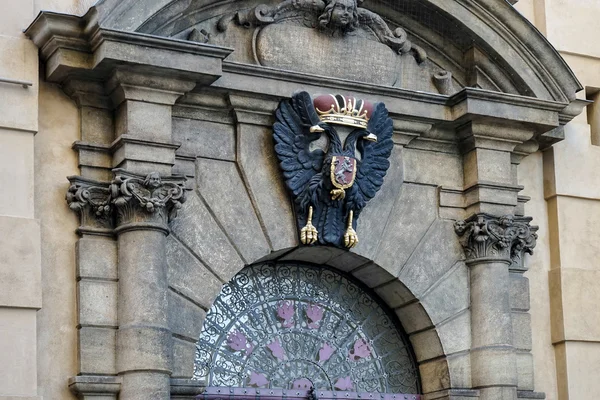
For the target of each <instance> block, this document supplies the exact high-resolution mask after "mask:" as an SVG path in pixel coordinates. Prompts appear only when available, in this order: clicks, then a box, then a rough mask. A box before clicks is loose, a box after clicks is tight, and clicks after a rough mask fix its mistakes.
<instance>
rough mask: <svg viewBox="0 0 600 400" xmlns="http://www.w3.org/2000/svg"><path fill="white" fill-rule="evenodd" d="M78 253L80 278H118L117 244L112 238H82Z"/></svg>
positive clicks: (77, 248)
mask: <svg viewBox="0 0 600 400" xmlns="http://www.w3.org/2000/svg"><path fill="white" fill-rule="evenodd" d="M76 252H77V277H78V278H102V279H107V280H109V279H113V280H116V279H117V278H118V274H117V242H115V241H114V240H112V239H111V238H99V237H98V238H90V237H84V238H81V239H79V240H78V241H77V247H76Z"/></svg>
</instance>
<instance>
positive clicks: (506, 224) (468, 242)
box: [455, 213, 537, 400]
mask: <svg viewBox="0 0 600 400" xmlns="http://www.w3.org/2000/svg"><path fill="white" fill-rule="evenodd" d="M530 222H531V218H524V217H513V216H504V217H495V216H493V215H489V214H483V213H481V214H475V215H473V216H471V217H470V218H468V219H467V220H464V221H458V222H456V224H455V231H456V233H457V234H458V235H459V237H460V239H461V244H462V245H463V248H464V250H465V254H466V257H467V261H466V262H467V265H468V266H469V267H470V269H471V275H470V281H471V342H472V345H471V370H472V373H471V376H472V384H473V388H475V389H479V390H480V399H482V400H488V399H489V400H491V399H494V400H516V399H517V387H518V372H517V354H516V349H515V346H514V340H513V318H512V312H511V311H512V310H511V301H510V293H511V290H510V289H511V279H510V273H509V268H512V266H513V265H515V266H516V265H522V260H523V256H524V254H525V253H531V252H532V249H533V248H534V247H535V243H536V239H537V235H536V233H535V232H536V231H537V227H535V226H531V225H530Z"/></svg>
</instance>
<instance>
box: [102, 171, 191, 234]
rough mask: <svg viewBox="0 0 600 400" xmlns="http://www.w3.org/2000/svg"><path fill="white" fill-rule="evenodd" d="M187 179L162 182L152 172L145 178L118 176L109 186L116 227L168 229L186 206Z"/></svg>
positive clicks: (122, 173)
mask: <svg viewBox="0 0 600 400" xmlns="http://www.w3.org/2000/svg"><path fill="white" fill-rule="evenodd" d="M184 183H185V179H184V178H161V176H160V175H159V174H158V173H156V172H152V173H150V174H148V175H146V176H145V177H144V178H142V177H140V176H137V175H131V174H128V173H126V172H125V171H122V172H118V173H117V174H116V176H115V179H114V180H113V181H112V183H111V185H110V192H111V199H112V204H113V205H114V206H115V208H116V217H117V227H118V228H122V227H123V226H124V225H129V224H136V223H151V224H158V226H161V225H162V226H165V227H166V225H167V223H168V222H169V221H171V220H172V219H173V218H175V217H176V216H177V211H178V210H179V209H180V208H181V204H182V203H183V202H185V188H184Z"/></svg>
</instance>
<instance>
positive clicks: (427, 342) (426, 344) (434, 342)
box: [410, 328, 444, 363]
mask: <svg viewBox="0 0 600 400" xmlns="http://www.w3.org/2000/svg"><path fill="white" fill-rule="evenodd" d="M410 342H411V343H412V345H413V349H414V351H415V355H416V357H417V361H418V362H419V363H421V362H423V361H427V360H431V359H434V358H437V357H440V356H443V355H444V350H443V349H442V344H441V343H440V338H439V336H438V333H437V331H436V329H435V328H431V329H428V330H426V331H423V332H419V333H415V334H414V335H411V336H410Z"/></svg>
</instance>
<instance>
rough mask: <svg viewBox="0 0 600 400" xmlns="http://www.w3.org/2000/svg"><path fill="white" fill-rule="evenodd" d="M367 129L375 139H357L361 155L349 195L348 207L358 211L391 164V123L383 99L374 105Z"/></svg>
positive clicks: (375, 190)
mask: <svg viewBox="0 0 600 400" xmlns="http://www.w3.org/2000/svg"><path fill="white" fill-rule="evenodd" d="M367 129H368V131H369V132H371V133H374V134H375V135H377V142H369V141H365V140H361V141H359V142H358V143H357V148H358V150H359V151H360V153H361V156H362V157H361V162H360V165H359V167H358V171H357V173H356V180H355V182H354V185H353V187H352V190H351V191H350V193H349V196H348V209H349V210H354V213H355V214H357V213H360V211H361V210H362V209H363V208H364V207H365V205H366V204H367V202H368V201H369V200H371V199H372V198H373V197H375V194H376V193H377V192H378V191H379V189H380V188H381V185H382V184H383V178H384V177H385V174H386V173H387V170H388V168H389V167H390V162H389V160H388V159H389V157H390V155H391V154H392V149H393V147H394V142H393V141H392V134H393V133H394V126H393V122H392V119H391V118H389V117H388V111H387V109H386V108H385V105H384V104H383V103H378V104H376V105H375V111H374V112H373V117H371V119H370V120H369V125H368V127H367Z"/></svg>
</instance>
